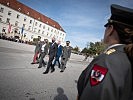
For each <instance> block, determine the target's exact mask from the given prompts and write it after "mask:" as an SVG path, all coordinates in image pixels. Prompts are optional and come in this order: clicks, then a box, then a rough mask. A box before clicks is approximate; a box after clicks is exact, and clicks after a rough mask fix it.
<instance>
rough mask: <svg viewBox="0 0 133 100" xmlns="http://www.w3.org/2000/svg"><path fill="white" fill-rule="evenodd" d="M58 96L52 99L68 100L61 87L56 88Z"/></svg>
mask: <svg viewBox="0 0 133 100" xmlns="http://www.w3.org/2000/svg"><path fill="white" fill-rule="evenodd" d="M57 93H58V95H57V96H55V97H54V100H68V98H67V96H66V95H65V94H64V90H63V89H62V88H61V87H58V88H57Z"/></svg>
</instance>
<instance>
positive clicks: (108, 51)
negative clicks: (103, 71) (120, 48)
mask: <svg viewBox="0 0 133 100" xmlns="http://www.w3.org/2000/svg"><path fill="white" fill-rule="evenodd" d="M115 51H116V50H115V49H109V50H107V51H106V52H105V53H106V54H107V55H110V54H111V53H113V52H115Z"/></svg>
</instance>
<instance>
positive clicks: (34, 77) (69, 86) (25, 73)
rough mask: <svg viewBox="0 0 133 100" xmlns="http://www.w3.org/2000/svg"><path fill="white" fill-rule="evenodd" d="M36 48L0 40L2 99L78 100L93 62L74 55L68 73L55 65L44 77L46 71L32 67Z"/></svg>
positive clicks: (0, 85) (68, 64) (69, 62)
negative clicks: (81, 83) (80, 84)
mask: <svg viewBox="0 0 133 100" xmlns="http://www.w3.org/2000/svg"><path fill="white" fill-rule="evenodd" d="M34 48H35V46H32V45H27V44H21V43H16V42H10V41H7V40H1V39H0V100H76V96H77V87H76V86H77V80H78V77H79V75H80V74H81V72H82V71H83V70H84V69H85V68H86V66H87V65H88V64H89V61H83V59H84V56H82V55H76V54H72V55H71V59H70V61H68V63H67V68H66V70H65V72H63V73H60V69H59V68H58V67H57V66H55V68H56V70H55V72H54V73H50V72H49V73H48V74H46V75H44V74H42V73H43V72H44V71H45V68H41V69H38V68H37V67H38V65H37V64H35V65H31V64H30V63H31V62H32V59H33V55H34ZM45 60H48V57H46V58H45ZM89 60H90V61H91V59H89Z"/></svg>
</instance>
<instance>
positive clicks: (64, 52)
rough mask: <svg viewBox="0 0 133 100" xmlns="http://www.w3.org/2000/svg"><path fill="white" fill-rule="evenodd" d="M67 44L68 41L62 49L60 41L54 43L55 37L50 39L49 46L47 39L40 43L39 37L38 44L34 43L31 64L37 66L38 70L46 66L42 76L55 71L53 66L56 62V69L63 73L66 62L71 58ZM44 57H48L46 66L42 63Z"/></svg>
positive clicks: (68, 42) (39, 38) (69, 47)
mask: <svg viewBox="0 0 133 100" xmlns="http://www.w3.org/2000/svg"><path fill="white" fill-rule="evenodd" d="M69 44H70V41H66V46H64V47H63V46H62V45H61V41H58V42H57V43H56V39H55V37H53V38H52V42H51V43H50V44H49V42H48V40H47V39H44V41H41V37H40V36H38V42H37V43H36V48H35V54H34V57H33V62H32V63H31V64H39V66H38V68H42V66H44V67H45V66H46V65H47V68H46V70H45V72H43V74H47V73H48V72H49V71H50V70H51V73H52V72H54V71H55V68H54V66H55V65H56V62H58V67H59V68H60V69H61V71H60V72H64V70H65V68H66V64H67V61H68V60H69V58H70V56H71V49H72V47H71V46H70V45H69ZM46 55H48V56H49V60H48V63H47V64H46V62H45V61H44V58H45V56H46ZM60 59H61V60H60Z"/></svg>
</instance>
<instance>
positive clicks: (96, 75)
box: [90, 64, 108, 86]
mask: <svg viewBox="0 0 133 100" xmlns="http://www.w3.org/2000/svg"><path fill="white" fill-rule="evenodd" d="M107 72H108V69H107V68H104V67H102V66H99V65H96V64H95V65H94V66H93V68H92V70H91V75H90V84H91V86H96V85H98V84H99V83H101V82H102V81H103V80H104V78H105V76H106V74H107Z"/></svg>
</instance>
